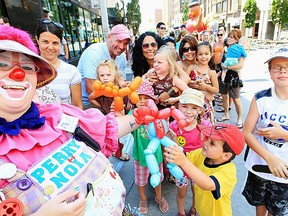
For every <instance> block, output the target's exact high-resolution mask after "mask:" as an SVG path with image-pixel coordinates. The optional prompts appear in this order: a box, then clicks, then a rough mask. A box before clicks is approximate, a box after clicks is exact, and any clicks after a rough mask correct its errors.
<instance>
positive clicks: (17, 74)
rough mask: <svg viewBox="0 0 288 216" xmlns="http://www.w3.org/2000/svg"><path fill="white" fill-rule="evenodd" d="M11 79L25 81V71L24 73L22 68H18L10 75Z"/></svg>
mask: <svg viewBox="0 0 288 216" xmlns="http://www.w3.org/2000/svg"><path fill="white" fill-rule="evenodd" d="M9 78H11V79H13V80H16V81H23V80H24V78H25V71H23V70H22V69H20V68H17V69H15V70H13V71H12V72H11V73H10V74H9Z"/></svg>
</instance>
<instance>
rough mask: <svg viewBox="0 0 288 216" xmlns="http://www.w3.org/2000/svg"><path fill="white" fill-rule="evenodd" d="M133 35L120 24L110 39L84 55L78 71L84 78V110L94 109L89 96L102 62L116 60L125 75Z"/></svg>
mask: <svg viewBox="0 0 288 216" xmlns="http://www.w3.org/2000/svg"><path fill="white" fill-rule="evenodd" d="M130 36H131V33H130V31H129V29H128V28H127V27H126V26H125V25H123V24H119V25H116V26H114V27H113V28H112V29H111V32H110V34H109V35H108V39H107V41H106V42H103V43H94V44H92V45H90V46H89V47H88V48H87V49H85V51H84V52H83V53H82V55H81V57H80V60H79V63H78V70H79V71H80V73H81V76H82V84H81V85H82V101H83V105H84V109H88V108H91V107H93V105H92V104H91V103H90V101H89V100H88V96H89V94H91V93H92V92H93V88H92V83H93V82H94V81H95V79H96V68H97V66H98V65H99V63H100V62H101V61H104V60H109V59H114V60H115V63H116V64H117V66H118V68H119V69H120V71H121V72H122V74H123V73H125V70H126V55H125V53H124V52H125V51H126V50H127V45H128V44H129V42H130Z"/></svg>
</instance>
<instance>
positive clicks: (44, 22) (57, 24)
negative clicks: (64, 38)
mask: <svg viewBox="0 0 288 216" xmlns="http://www.w3.org/2000/svg"><path fill="white" fill-rule="evenodd" d="M39 22H40V23H43V24H50V23H53V24H54V25H55V26H57V27H59V28H63V25H61V24H60V23H57V22H53V21H52V20H48V19H41V20H40V21H39Z"/></svg>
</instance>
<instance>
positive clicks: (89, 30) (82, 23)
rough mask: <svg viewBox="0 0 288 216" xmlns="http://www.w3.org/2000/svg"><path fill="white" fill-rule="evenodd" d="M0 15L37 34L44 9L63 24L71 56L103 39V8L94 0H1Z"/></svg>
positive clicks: (15, 25)
mask: <svg viewBox="0 0 288 216" xmlns="http://www.w3.org/2000/svg"><path fill="white" fill-rule="evenodd" d="M0 8H1V15H2V16H6V17H8V18H9V20H10V24H11V25H12V26H14V27H17V28H20V29H23V30H25V31H27V32H29V33H30V34H31V36H32V38H35V34H36V29H37V26H38V23H39V21H40V19H41V18H43V10H48V11H49V16H50V18H51V19H52V20H53V21H55V22H59V23H61V24H62V25H63V27H64V29H63V36H64V38H65V39H66V40H67V42H68V48H69V54H70V60H72V61H73V59H78V58H79V57H80V55H81V53H82V51H83V49H84V48H85V47H86V46H87V45H88V44H89V43H93V42H100V41H102V40H103V34H102V25H101V17H100V11H99V9H98V8H93V7H92V5H91V1H78V0H71V1H67V0H21V1H20V0H1V5H0Z"/></svg>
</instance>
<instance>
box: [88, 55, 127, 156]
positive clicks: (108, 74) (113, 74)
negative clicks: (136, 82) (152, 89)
mask: <svg viewBox="0 0 288 216" xmlns="http://www.w3.org/2000/svg"><path fill="white" fill-rule="evenodd" d="M96 75H97V76H96V78H97V79H98V80H100V81H101V83H102V84H105V83H108V82H112V83H114V85H119V81H123V78H122V76H121V73H120V71H119V69H118V67H117V65H116V64H115V62H114V60H105V61H102V62H100V64H99V65H98V67H97V69H96ZM88 99H89V101H91V103H92V104H94V105H95V106H96V107H97V108H98V109H99V110H100V111H101V112H102V113H103V114H104V115H107V114H108V113H110V112H111V104H112V103H113V98H110V97H106V96H100V97H95V95H94V93H93V92H92V93H91V94H90V95H89V97H88ZM123 100H124V104H125V111H127V112H128V111H129V107H130V106H129V105H128V98H127V97H124V98H123ZM123 114H124V112H123ZM118 144H119V147H118V150H117V152H116V153H114V154H113V156H115V157H117V158H118V159H120V160H123V161H128V160H129V159H130V158H129V155H128V154H126V153H124V152H122V148H123V144H122V143H120V142H118Z"/></svg>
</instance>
